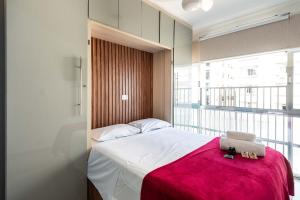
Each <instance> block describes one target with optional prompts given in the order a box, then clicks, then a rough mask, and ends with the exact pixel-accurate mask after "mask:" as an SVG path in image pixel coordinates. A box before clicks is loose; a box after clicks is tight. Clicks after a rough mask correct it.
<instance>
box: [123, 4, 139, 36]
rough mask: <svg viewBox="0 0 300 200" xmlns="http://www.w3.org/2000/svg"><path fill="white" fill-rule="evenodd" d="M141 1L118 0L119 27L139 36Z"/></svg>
mask: <svg viewBox="0 0 300 200" xmlns="http://www.w3.org/2000/svg"><path fill="white" fill-rule="evenodd" d="M141 19H142V1H141V0H126V1H125V0H120V1H119V29H120V30H122V31H125V32H127V33H131V34H134V35H136V36H141V33H142V20H141Z"/></svg>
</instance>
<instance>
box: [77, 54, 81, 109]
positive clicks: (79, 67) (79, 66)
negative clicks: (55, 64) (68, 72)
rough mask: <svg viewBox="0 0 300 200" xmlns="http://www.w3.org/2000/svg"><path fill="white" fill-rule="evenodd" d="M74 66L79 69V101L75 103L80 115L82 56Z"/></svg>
mask: <svg viewBox="0 0 300 200" xmlns="http://www.w3.org/2000/svg"><path fill="white" fill-rule="evenodd" d="M76 68H77V69H79V71H80V84H79V103H78V104H76V105H77V106H79V115H82V57H80V58H79V65H78V66H76Z"/></svg>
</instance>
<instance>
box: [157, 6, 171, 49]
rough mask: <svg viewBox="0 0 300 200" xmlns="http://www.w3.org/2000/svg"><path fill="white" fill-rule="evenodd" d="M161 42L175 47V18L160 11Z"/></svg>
mask: <svg viewBox="0 0 300 200" xmlns="http://www.w3.org/2000/svg"><path fill="white" fill-rule="evenodd" d="M159 34H160V44H162V45H164V46H167V47H169V48H173V35H174V19H172V18H171V17H169V16H168V15H166V14H164V13H162V12H160V33H159Z"/></svg>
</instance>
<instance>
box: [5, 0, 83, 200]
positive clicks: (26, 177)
mask: <svg viewBox="0 0 300 200" xmlns="http://www.w3.org/2000/svg"><path fill="white" fill-rule="evenodd" d="M87 6H88V2H87V1H86V0H51V1H42V0H26V1H25V0H9V1H6V14H7V18H6V25H7V30H6V37H7V199H9V200H20V199H22V200H41V199H43V200H67V199H68V200H69V199H72V200H84V199H86V161H87V154H86V146H87V145H86V143H87V141H86V128H87V127H86V114H85V112H86V111H85V109H83V112H82V113H81V114H80V113H79V106H78V105H77V104H79V103H82V102H80V99H81V101H83V102H84V103H86V88H81V85H82V84H84V83H81V81H80V70H79V68H77V67H79V63H80V62H79V58H80V57H82V60H83V62H82V67H83V68H82V69H83V72H84V73H83V74H86V73H85V69H86V55H87V15H88V13H87V10H88V8H87ZM82 77H83V82H85V81H86V76H85V75H83V76H82ZM80 89H82V98H80ZM84 107H85V106H84Z"/></svg>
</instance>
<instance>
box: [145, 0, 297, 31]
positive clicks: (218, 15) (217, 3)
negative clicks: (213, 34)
mask: <svg viewBox="0 0 300 200" xmlns="http://www.w3.org/2000/svg"><path fill="white" fill-rule="evenodd" d="M146 1H148V2H150V3H152V4H154V5H156V6H158V7H160V8H161V9H162V10H165V11H167V12H168V13H170V14H171V15H174V16H175V17H177V18H179V19H181V20H183V21H185V22H187V23H188V24H190V25H192V26H193V30H194V36H198V35H199V34H201V33H204V32H208V29H209V28H210V27H213V26H215V25H218V24H221V23H228V22H232V21H233V20H236V19H237V18H243V17H245V16H249V15H252V18H253V14H255V13H258V12H262V11H266V10H268V9H270V10H271V9H274V8H276V7H279V6H282V5H287V4H289V5H291V3H294V2H300V0H214V5H213V7H212V9H211V10H209V11H208V12H204V11H202V10H201V9H200V10H197V11H194V12H187V11H184V10H183V9H182V7H181V0H146ZM285 7H286V6H285ZM285 11H286V8H285ZM277 12H278V9H277ZM276 14H278V13H276ZM260 17H262V16H260ZM264 17H266V15H265V16H264ZM256 20H257V19H256ZM236 25H237V24H236Z"/></svg>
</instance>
